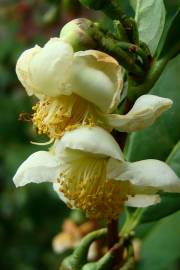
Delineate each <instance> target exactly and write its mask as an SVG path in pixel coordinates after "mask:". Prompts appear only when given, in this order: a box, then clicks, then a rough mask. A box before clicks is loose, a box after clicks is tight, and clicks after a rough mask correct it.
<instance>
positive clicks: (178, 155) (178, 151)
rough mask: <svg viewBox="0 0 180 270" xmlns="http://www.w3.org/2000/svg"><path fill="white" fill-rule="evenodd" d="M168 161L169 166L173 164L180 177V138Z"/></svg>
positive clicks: (172, 166)
mask: <svg viewBox="0 0 180 270" xmlns="http://www.w3.org/2000/svg"><path fill="white" fill-rule="evenodd" d="M166 163H167V164H169V166H171V168H172V169H173V170H174V171H175V172H176V174H177V175H178V176H179V177H180V166H179V164H180V140H179V142H178V143H177V144H176V145H175V147H174V148H173V150H172V152H171V153H170V155H169V157H168V158H167V160H166Z"/></svg>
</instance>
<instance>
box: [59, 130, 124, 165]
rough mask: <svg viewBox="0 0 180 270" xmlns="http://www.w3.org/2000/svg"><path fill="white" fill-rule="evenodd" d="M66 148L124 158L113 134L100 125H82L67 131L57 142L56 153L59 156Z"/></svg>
mask: <svg viewBox="0 0 180 270" xmlns="http://www.w3.org/2000/svg"><path fill="white" fill-rule="evenodd" d="M66 148H70V149H75V150H81V151H83V152H89V153H93V154H100V155H103V156H107V157H113V158H115V159H118V160H123V154H122V151H121V149H120V147H119V145H118V144H117V142H116V141H115V140H114V138H113V137H112V135H111V134H109V133H108V132H107V131H105V130H104V129H102V128H100V127H81V128H77V129H74V130H72V131H68V132H65V134H64V136H63V137H62V139H61V140H60V141H59V142H58V143H57V144H56V148H55V154H56V155H57V156H58V157H59V156H60V155H61V153H62V152H63V150H64V149H66Z"/></svg>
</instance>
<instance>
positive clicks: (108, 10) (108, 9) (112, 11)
mask: <svg viewBox="0 0 180 270" xmlns="http://www.w3.org/2000/svg"><path fill="white" fill-rule="evenodd" d="M103 11H104V13H105V14H106V15H107V16H109V17H110V18H111V19H118V20H119V21H120V22H121V24H122V25H123V27H124V29H125V31H126V34H127V36H128V38H129V41H131V42H133V43H135V44H139V34H138V29H137V25H136V22H135V21H134V19H133V18H129V17H128V16H127V15H126V14H125V13H124V11H123V10H122V9H121V8H120V5H119V4H118V2H117V1H116V0H109V3H108V4H107V5H105V7H104V8H103Z"/></svg>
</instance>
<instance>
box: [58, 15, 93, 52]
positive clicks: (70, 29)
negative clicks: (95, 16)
mask: <svg viewBox="0 0 180 270" xmlns="http://www.w3.org/2000/svg"><path fill="white" fill-rule="evenodd" d="M91 26H92V22H91V21H90V20H88V19H85V18H79V19H75V20H72V21H70V22H69V23H67V24H65V26H64V27H63V28H62V29H61V32H60V38H61V39H62V40H64V41H65V42H68V43H69V44H70V45H71V46H72V47H73V49H74V51H81V50H86V49H93V48H95V45H96V44H95V41H94V40H93V38H92V36H91V35H90V34H89V33H88V32H89V31H88V29H89V28H90V27H91Z"/></svg>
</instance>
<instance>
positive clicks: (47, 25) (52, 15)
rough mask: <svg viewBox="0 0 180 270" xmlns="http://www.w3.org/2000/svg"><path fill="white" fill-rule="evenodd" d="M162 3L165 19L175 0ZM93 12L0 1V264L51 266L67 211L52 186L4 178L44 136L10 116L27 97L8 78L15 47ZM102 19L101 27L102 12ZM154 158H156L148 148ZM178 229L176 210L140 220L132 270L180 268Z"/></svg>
mask: <svg viewBox="0 0 180 270" xmlns="http://www.w3.org/2000/svg"><path fill="white" fill-rule="evenodd" d="M121 2H122V5H123V6H124V8H125V9H126V11H127V12H128V13H129V14H132V10H131V9H130V7H129V5H128V4H127V1H121ZM165 2H166V6H167V7H168V10H169V11H168V18H170V17H171V16H172V14H173V12H174V11H175V9H176V8H177V6H179V5H180V1H178V0H169V1H165ZM100 16H101V15H100V14H99V13H96V14H95V13H94V12H92V11H88V10H86V9H84V8H82V7H81V6H80V5H79V3H78V1H76V0H70V1H67V0H66V1H60V0H54V1H53V0H49V1H43V0H39V1H38V0H36V1H35V0H29V1H28V0H20V1H15V0H14V1H13V0H4V1H3V0H1V1H0V269H1V270H34V269H36V270H40V269H44V270H50V269H51V270H52V269H58V266H59V263H60V260H61V258H60V256H58V255H55V254H54V253H53V250H52V246H51V241H52V238H53V236H54V235H56V234H57V233H58V232H59V230H60V228H61V225H62V222H63V219H64V218H65V217H66V216H68V210H67V208H66V206H65V205H64V204H63V203H62V202H60V200H59V199H58V197H57V196H56V194H55V193H54V192H53V191H52V187H51V185H48V184H42V185H35V184H32V185H29V186H26V187H23V188H19V189H16V188H15V186H14V184H13V182H12V177H13V175H14V173H15V171H16V169H17V167H18V166H19V165H20V163H21V162H22V161H23V160H24V159H25V158H27V157H28V156H29V154H31V153H33V152H34V151H38V150H39V148H40V147H39V146H35V145H32V144H31V143H30V141H40V139H42V141H43V140H44V139H45V138H37V137H36V135H35V132H34V131H33V129H32V127H31V125H30V124H29V123H28V122H21V121H19V120H18V117H19V114H20V113H21V112H31V106H32V103H33V100H32V98H29V97H27V95H26V93H25V91H24V89H23V88H22V87H21V84H20V83H19V81H18V79H17V77H16V74H15V64H16V61H17V58H18V56H19V55H20V54H21V53H22V51H23V50H25V49H27V48H30V47H32V46H34V45H35V44H36V43H38V44H39V45H43V44H44V43H45V42H46V41H47V40H48V39H49V38H50V37H52V36H58V34H59V31H60V28H61V26H62V25H64V24H65V23H66V22H68V21H69V20H71V19H73V18H77V17H89V18H95V17H99V18H100ZM102 19H103V20H104V21H105V22H106V23H107V25H109V24H108V23H109V21H108V20H107V19H106V18H104V17H103V18H102ZM178 60H179V59H178ZM173 61H174V62H173V63H170V65H171V66H173V67H171V66H170V67H169V69H170V71H168V69H167V72H166V73H167V74H166V75H164V76H166V80H167V81H169V80H170V81H171V78H172V77H171V75H172V73H173V76H174V77H173V80H172V81H171V86H172V88H173V84H174V87H175V89H176V86H175V85H180V81H178V82H177V81H176V79H177V80H178V74H177V69H178V64H177V63H178V62H179V61H178V62H177V60H173ZM169 72H170V73H169ZM171 72H172V73H171ZM168 74H170V75H168ZM168 76H169V77H168ZM161 81H164V80H163V79H161ZM159 84H160V86H157V87H159V88H160V89H161V82H160V83H159ZM173 89H174V88H173ZM165 96H166V94H165ZM167 96H169V95H168V94H167ZM132 151H133V150H132ZM147 155H148V154H147ZM154 156H155V157H156V158H160V159H163V158H161V157H158V156H156V154H154ZM133 158H134V157H133ZM135 159H136V158H135ZM178 223H179V224H178ZM177 224H178V225H177ZM179 227H180V215H179V214H178V213H176V214H174V215H171V216H170V217H167V218H165V219H162V220H160V221H159V222H156V223H154V222H151V223H146V225H141V226H140V227H139V228H138V231H137V233H138V235H139V237H141V238H142V239H145V242H144V245H145V248H143V251H142V261H141V263H140V265H139V266H138V268H137V269H141V270H150V269H151V270H178V269H180V264H179V255H180V243H179V238H180V229H179ZM177 233H178V234H179V238H178V236H177ZM152 247H155V249H154V248H152ZM144 250H146V251H145V252H144ZM170 251H172V252H171V253H170ZM167 258H168V260H167Z"/></svg>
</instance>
